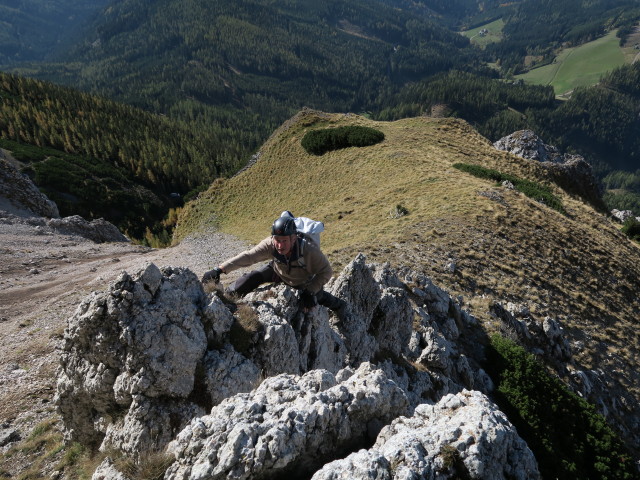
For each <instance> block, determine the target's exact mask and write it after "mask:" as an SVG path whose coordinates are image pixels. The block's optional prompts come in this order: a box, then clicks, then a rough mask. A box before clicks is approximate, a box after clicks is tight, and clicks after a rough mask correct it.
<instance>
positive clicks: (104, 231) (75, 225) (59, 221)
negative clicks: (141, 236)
mask: <svg viewBox="0 0 640 480" xmlns="http://www.w3.org/2000/svg"><path fill="white" fill-rule="evenodd" d="M47 226H48V227H50V228H51V229H52V230H54V231H56V232H58V233H62V234H64V235H78V236H80V237H84V238H88V239H89V240H93V241H94V242H96V243H104V242H128V241H129V239H128V238H127V237H125V236H124V235H123V234H122V233H121V232H120V230H118V227H116V226H115V225H114V224H112V223H110V222H107V221H106V220H105V219H103V218H98V219H97V220H92V221H90V222H88V221H87V220H85V219H84V218H82V217H81V216H80V215H72V216H70V217H64V218H52V219H51V220H49V221H47Z"/></svg>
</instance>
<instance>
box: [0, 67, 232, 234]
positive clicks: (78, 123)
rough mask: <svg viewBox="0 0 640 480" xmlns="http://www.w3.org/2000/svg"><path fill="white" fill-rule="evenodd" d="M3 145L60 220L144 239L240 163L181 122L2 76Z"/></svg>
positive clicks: (0, 141)
mask: <svg viewBox="0 0 640 480" xmlns="http://www.w3.org/2000/svg"><path fill="white" fill-rule="evenodd" d="M0 100H1V102H0V147H3V148H6V149H8V150H10V151H12V152H13V153H14V155H15V156H16V157H17V158H18V160H21V161H23V162H24V163H25V169H26V171H27V172H28V173H30V174H31V175H32V176H33V177H34V180H35V182H36V184H37V185H38V186H39V187H40V188H41V189H42V190H43V191H45V193H47V194H48V195H49V196H50V198H51V199H52V200H54V201H56V203H57V204H58V207H59V208H60V211H61V214H62V215H71V214H81V215H83V216H85V217H87V218H98V217H105V218H107V219H109V220H111V221H113V222H114V223H116V224H117V225H118V226H119V227H120V228H121V229H123V231H125V232H127V233H128V234H129V235H132V236H134V237H138V238H140V237H142V235H143V234H144V232H145V228H146V227H153V225H154V223H155V222H157V221H158V220H159V219H161V218H162V217H163V216H164V215H165V214H166V212H167V210H168V208H169V207H170V206H171V205H172V203H171V202H169V198H170V194H172V193H179V194H186V193H187V192H189V191H190V190H192V189H194V188H195V187H197V186H198V185H201V184H202V183H210V182H211V181H213V179H214V178H216V177H218V176H220V175H225V174H229V173H230V172H233V171H235V170H237V169H238V168H239V165H238V164H235V163H229V162H225V161H224V160H223V159H221V158H219V157H218V158H217V157H216V156H215V152H218V151H221V150H224V148H225V147H224V146H222V145H219V144H217V143H216V141H215V139H212V138H208V137H206V136H205V135H203V134H202V133H201V132H198V133H197V134H196V133H194V132H193V130H191V129H190V128H189V127H188V126H186V125H185V124H184V123H181V122H178V121H176V120H170V119H168V118H166V117H163V116H160V115H155V114H151V113H148V112H145V111H143V110H140V109H138V108H135V107H132V106H130V105H125V104H121V103H116V102H113V101H111V100H106V99H104V98H100V97H96V96H93V95H90V94H86V93H80V92H78V91H75V90H71V89H68V88H63V87H59V86H56V85H53V84H49V83H43V82H40V81H37V80H33V79H28V78H25V77H16V76H12V75H7V74H2V73H0Z"/></svg>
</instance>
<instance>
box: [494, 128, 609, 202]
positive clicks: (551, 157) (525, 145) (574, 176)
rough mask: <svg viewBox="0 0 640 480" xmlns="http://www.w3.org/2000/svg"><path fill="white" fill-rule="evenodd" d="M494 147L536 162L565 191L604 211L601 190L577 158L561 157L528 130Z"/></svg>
mask: <svg viewBox="0 0 640 480" xmlns="http://www.w3.org/2000/svg"><path fill="white" fill-rule="evenodd" d="M493 146H494V147H495V148H497V149H498V150H504V151H507V152H510V153H513V154H514V155H517V156H519V157H522V158H526V159H528V160H537V161H539V162H541V163H542V165H543V166H544V167H545V168H546V169H547V172H548V174H549V177H550V178H551V179H552V180H553V181H555V182H556V183H557V184H558V185H560V186H561V187H562V188H564V189H565V190H566V191H568V192H570V193H573V194H576V195H579V196H581V197H582V198H584V199H585V200H587V201H588V202H590V203H592V204H593V205H595V206H597V207H598V208H604V203H603V201H602V193H603V188H602V185H601V184H600V182H599V181H598V180H597V179H596V177H595V176H594V174H593V171H592V168H591V165H590V164H589V163H588V162H587V161H585V159H584V158H583V157H581V156H580V155H571V154H566V153H565V154H562V153H560V151H559V149H558V148H557V147H554V146H553V145H547V144H546V143H544V142H543V141H542V139H541V138H540V137H538V136H537V135H536V134H535V133H534V132H533V131H531V130H519V131H517V132H514V133H512V134H511V135H507V136H506V137H503V138H501V139H500V140H498V141H496V142H495V143H494V144H493Z"/></svg>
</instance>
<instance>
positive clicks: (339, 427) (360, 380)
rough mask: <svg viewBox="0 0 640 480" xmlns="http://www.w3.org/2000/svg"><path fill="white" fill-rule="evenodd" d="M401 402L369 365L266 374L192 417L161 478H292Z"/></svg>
mask: <svg viewBox="0 0 640 480" xmlns="http://www.w3.org/2000/svg"><path fill="white" fill-rule="evenodd" d="M407 407H408V401H407V399H406V397H405V395H404V392H403V391H402V390H401V389H400V388H399V387H398V386H397V385H396V384H395V383H394V382H392V381H390V380H389V379H388V378H387V377H386V375H385V374H384V372H383V371H382V370H378V369H375V368H373V367H372V366H371V365H370V364H368V363H364V364H362V365H361V366H360V368H358V370H356V371H355V372H354V373H353V375H351V376H350V377H349V378H348V379H346V380H344V381H342V382H341V383H336V379H335V376H334V375H332V374H331V373H330V372H328V371H326V370H314V371H312V372H309V373H307V374H306V375H304V376H302V377H297V376H293V375H285V374H283V375H279V376H276V377H272V378H269V379H268V380H266V381H265V382H263V383H262V385H261V386H260V387H259V388H258V389H256V390H255V391H253V392H251V393H250V394H238V395H236V396H235V397H231V398H229V399H227V400H225V401H223V402H222V403H221V404H220V405H218V406H217V407H215V408H214V409H213V410H212V412H211V414H210V415H207V416H204V417H201V418H198V419H196V420H194V421H193V422H191V424H190V425H189V426H188V427H187V428H185V429H184V430H183V431H182V432H181V433H180V434H179V435H178V437H177V439H176V440H175V442H172V443H171V444H170V445H169V451H170V452H172V453H173V454H174V455H175V456H176V460H177V461H176V463H175V464H174V465H173V466H172V467H171V468H170V469H169V471H168V472H167V474H166V476H165V478H167V479H183V478H192V479H205V478H207V479H212V480H213V479H223V478H236V479H248V478H262V477H265V476H267V475H269V476H274V475H284V474H285V473H288V474H290V475H292V478H298V476H299V475H302V474H304V473H307V474H308V472H309V471H311V472H312V471H313V470H314V469H315V468H317V467H319V466H321V465H322V463H323V462H324V461H325V460H326V459H331V458H335V457H336V456H338V455H340V454H341V453H344V451H345V450H346V449H349V448H352V446H353V445H357V444H358V443H362V442H365V441H367V438H368V436H369V435H370V434H371V433H372V432H373V433H374V434H375V433H377V430H378V429H379V426H381V425H384V424H386V423H389V422H390V421H391V420H392V419H393V418H396V417H397V416H398V415H401V414H403V413H406V411H407Z"/></svg>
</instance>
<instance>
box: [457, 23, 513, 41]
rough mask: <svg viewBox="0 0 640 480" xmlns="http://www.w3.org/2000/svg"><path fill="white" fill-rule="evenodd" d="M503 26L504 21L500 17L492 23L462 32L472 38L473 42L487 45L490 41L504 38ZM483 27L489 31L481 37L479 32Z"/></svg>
mask: <svg viewBox="0 0 640 480" xmlns="http://www.w3.org/2000/svg"><path fill="white" fill-rule="evenodd" d="M503 27H504V21H503V20H502V19H501V18H499V19H498V20H494V21H493V22H491V23H487V24H485V25H481V26H480V27H476V28H472V29H471V30H466V31H464V32H460V33H461V34H462V35H464V36H465V37H467V38H468V39H469V40H471V43H473V44H474V45H478V46H480V47H485V46H487V45H488V44H490V43H494V42H499V41H500V40H502V28H503ZM483 28H486V29H487V30H488V31H489V33H488V34H487V35H485V36H484V37H481V36H480V35H479V33H480V30H482V29H483Z"/></svg>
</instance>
